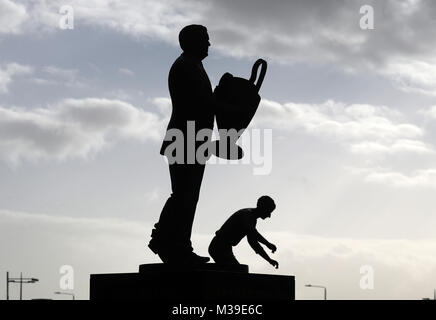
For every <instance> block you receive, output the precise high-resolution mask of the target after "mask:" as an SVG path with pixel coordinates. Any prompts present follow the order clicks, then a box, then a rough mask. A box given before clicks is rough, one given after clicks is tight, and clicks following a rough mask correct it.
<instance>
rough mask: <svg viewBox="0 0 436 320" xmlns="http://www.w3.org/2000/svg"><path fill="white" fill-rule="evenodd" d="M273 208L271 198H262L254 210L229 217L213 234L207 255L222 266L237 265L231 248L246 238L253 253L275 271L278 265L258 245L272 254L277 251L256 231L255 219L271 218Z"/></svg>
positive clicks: (239, 211)
mask: <svg viewBox="0 0 436 320" xmlns="http://www.w3.org/2000/svg"><path fill="white" fill-rule="evenodd" d="M275 208H276V205H275V203H274V200H273V199H272V198H270V197H269V196H262V197H260V198H259V199H258V200H257V206H256V208H246V209H241V210H238V211H236V212H235V213H234V214H233V215H231V216H230V218H229V219H228V220H227V221H226V222H225V223H224V224H223V226H222V227H221V229H219V230H218V231H217V232H216V233H215V237H214V238H213V239H212V241H211V243H210V245H209V254H210V256H211V257H212V258H213V260H214V261H215V262H216V263H217V264H222V265H239V262H238V260H237V259H236V258H235V256H234V255H233V250H232V247H235V246H237V245H238V243H239V242H240V241H241V240H242V239H243V238H244V237H247V240H248V243H249V244H250V246H251V248H253V250H254V252H256V253H257V254H258V255H260V256H261V257H262V258H264V259H265V260H266V261H268V262H269V263H270V264H271V265H272V266H273V267H275V268H276V269H277V268H278V267H279V263H278V262H277V261H275V260H273V259H271V258H270V257H269V256H268V254H267V253H266V252H265V250H264V249H263V248H262V246H261V245H260V244H263V245H265V246H266V247H267V248H268V249H270V250H271V252H272V253H274V252H275V251H276V250H277V247H276V246H275V245H274V244H272V243H270V242H269V241H268V240H266V239H265V238H264V237H263V236H262V235H261V234H260V233H259V232H258V231H257V230H256V222H257V219H258V218H261V219H266V218H269V217H271V213H272V212H273V211H274V209H275Z"/></svg>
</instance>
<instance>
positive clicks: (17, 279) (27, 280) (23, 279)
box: [6, 271, 39, 300]
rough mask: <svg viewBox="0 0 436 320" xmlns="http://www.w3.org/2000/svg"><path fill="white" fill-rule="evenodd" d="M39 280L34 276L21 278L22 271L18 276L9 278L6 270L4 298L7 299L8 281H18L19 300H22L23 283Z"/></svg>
mask: <svg viewBox="0 0 436 320" xmlns="http://www.w3.org/2000/svg"><path fill="white" fill-rule="evenodd" d="M38 281H39V280H38V279H36V278H23V273H22V272H20V277H19V278H9V271H8V272H6V300H9V283H10V282H13V283H19V284H20V300H23V283H35V282H38Z"/></svg>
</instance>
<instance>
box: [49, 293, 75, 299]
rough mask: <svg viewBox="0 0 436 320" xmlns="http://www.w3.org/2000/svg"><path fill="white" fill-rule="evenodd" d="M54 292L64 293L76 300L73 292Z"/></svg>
mask: <svg viewBox="0 0 436 320" xmlns="http://www.w3.org/2000/svg"><path fill="white" fill-rule="evenodd" d="M54 294H65V295H67V296H72V297H73V300H76V296H75V295H74V293H70V292H61V291H56V292H54Z"/></svg>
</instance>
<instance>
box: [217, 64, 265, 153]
mask: <svg viewBox="0 0 436 320" xmlns="http://www.w3.org/2000/svg"><path fill="white" fill-rule="evenodd" d="M259 67H261V69H260V74H259V77H258V79H257V82H256V77H257V74H258V69H259ZM266 68H267V63H266V61H265V60H263V59H258V60H257V61H256V62H255V63H254V65H253V68H252V70H251V76H250V79H248V80H247V79H243V78H238V77H234V76H233V75H232V74H230V73H228V72H227V73H225V74H224V75H223V76H222V77H221V79H220V82H219V84H218V86H217V87H216V88H215V90H214V99H215V108H216V109H215V117H216V122H217V125H218V132H219V137H220V139H219V140H217V141H215V142H213V143H215V146H214V148H213V150H212V153H213V154H214V155H215V156H218V157H220V158H224V159H228V160H239V159H241V158H242V157H243V156H244V151H243V150H242V148H241V147H240V146H238V145H236V141H237V140H238V139H239V137H240V136H241V135H242V133H243V132H244V130H245V129H246V128H247V127H248V125H249V124H250V122H251V119H253V116H254V114H255V113H256V111H257V107H258V106H259V103H260V96H259V89H260V87H261V85H262V82H263V79H264V77H265V73H266ZM255 82H256V83H255Z"/></svg>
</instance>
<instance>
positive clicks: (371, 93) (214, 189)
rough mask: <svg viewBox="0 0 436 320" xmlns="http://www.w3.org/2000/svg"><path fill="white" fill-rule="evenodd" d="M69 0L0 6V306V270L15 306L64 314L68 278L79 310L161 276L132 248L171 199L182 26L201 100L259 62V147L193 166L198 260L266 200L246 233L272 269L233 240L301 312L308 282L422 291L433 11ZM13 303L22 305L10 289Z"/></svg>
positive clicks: (433, 276) (426, 263)
mask: <svg viewBox="0 0 436 320" xmlns="http://www.w3.org/2000/svg"><path fill="white" fill-rule="evenodd" d="M65 4H66V5H69V6H70V7H69V10H70V9H73V11H71V10H70V11H69V12H70V13H72V14H73V20H72V21H70V20H68V21H67V20H65V16H66V13H65V11H63V10H61V7H62V6H63V5H64V3H61V2H59V1H51V0H33V1H24V0H23V1H11V0H0V273H1V277H0V299H4V298H5V288H6V283H5V282H6V281H5V272H6V271H9V272H10V275H11V276H12V277H18V276H19V273H20V272H23V275H24V276H27V277H36V278H38V279H39V280H40V281H39V282H38V283H36V284H28V285H25V286H24V292H23V297H24V298H25V299H31V298H56V299H68V298H70V297H68V296H55V295H54V294H53V292H54V291H59V290H61V289H62V288H63V287H61V282H62V279H64V278H62V277H63V275H64V274H62V273H61V271H62V270H61V267H62V266H71V267H72V270H74V281H73V282H72V283H73V284H74V287H73V288H69V287H67V288H66V289H65V291H66V292H70V293H71V292H74V293H75V294H76V297H77V299H88V298H89V275H90V274H94V273H122V272H136V271H137V269H138V265H139V264H143V263H156V262H159V259H158V257H157V256H155V255H153V254H152V253H151V251H150V250H148V249H147V248H146V244H147V243H148V241H149V238H150V233H151V229H152V226H153V224H154V223H155V222H156V221H157V219H158V217H159V214H160V210H161V208H162V206H163V204H164V203H165V201H166V198H167V197H168V196H169V193H170V181H169V174H168V168H167V165H166V163H165V161H164V159H163V158H162V156H160V155H159V149H160V143H161V140H162V137H163V134H164V132H165V128H166V125H167V122H168V118H169V115H170V112H171V101H170V100H169V93H168V88H167V77H168V71H169V68H170V67H171V64H172V63H173V61H174V60H175V59H176V58H177V57H178V56H179V55H180V53H181V50H180V48H179V46H178V40H177V36H178V32H179V31H180V29H181V28H182V27H183V26H185V25H188V24H191V23H196V24H203V25H205V26H206V27H207V28H208V32H209V36H210V42H211V47H210V50H209V56H208V57H207V58H206V59H205V60H204V61H203V64H204V67H205V69H206V71H207V73H208V74H209V77H210V80H211V82H212V86H213V87H215V86H216V85H217V84H218V82H219V79H220V77H221V75H222V74H224V73H225V72H230V73H232V74H233V75H235V76H239V77H244V78H248V77H249V75H250V71H251V66H252V64H253V62H254V61H255V60H256V59H258V58H263V59H265V60H266V61H267V62H268V71H267V74H266V77H265V80H264V83H263V85H262V88H261V90H260V95H261V97H262V101H261V103H260V106H259V109H258V112H257V113H256V115H255V116H254V119H253V121H252V123H251V124H250V127H249V129H248V130H247V132H246V133H245V134H244V136H243V138H244V139H245V138H247V137H251V134H252V135H253V136H252V137H254V134H255V133H254V132H256V130H257V133H258V134H259V135H260V141H261V146H262V148H261V149H260V150H258V151H259V154H258V157H254V155H255V151H256V150H255V148H254V147H252V148H249V149H248V151H249V152H248V153H247V154H248V156H250V155H251V156H252V157H251V159H249V160H247V161H245V162H243V163H219V162H218V161H216V159H213V158H212V159H211V163H209V164H208V165H207V167H206V171H205V176H204V179H203V184H202V189H201V195H200V200H199V203H198V207H197V214H196V217H195V222H194V230H193V233H194V234H193V245H194V248H195V250H196V252H198V253H199V254H203V255H207V247H208V244H209V242H210V240H211V239H212V237H213V234H214V232H215V231H216V230H217V229H219V227H220V226H221V224H222V223H223V222H224V221H225V220H226V219H227V218H228V217H229V216H230V215H231V214H232V213H233V212H235V211H236V210H238V209H241V208H245V207H253V206H255V203H256V200H257V198H258V197H259V196H261V195H270V196H271V197H273V198H274V200H275V202H276V204H277V209H276V210H275V211H274V213H273V215H272V217H271V219H267V220H265V221H259V223H258V230H259V231H260V232H261V233H262V234H263V235H264V236H265V238H267V239H268V240H269V241H270V242H272V243H274V244H276V245H277V247H278V250H277V252H276V253H275V254H273V255H271V257H273V258H274V259H276V260H277V261H278V262H279V264H280V267H279V269H278V270H275V269H274V268H273V267H272V266H270V265H269V264H268V263H267V262H266V261H264V260H262V259H261V258H260V257H259V256H257V255H256V254H255V253H254V252H252V251H251V249H250V248H249V246H248V244H247V243H246V242H245V241H242V242H241V244H240V246H238V247H237V248H236V249H235V255H236V256H237V258H238V260H239V261H240V262H241V263H245V264H249V266H250V270H251V271H252V272H258V273H268V274H284V275H294V276H295V277H296V298H297V299H321V298H322V292H321V291H320V290H319V289H315V288H307V287H305V284H309V283H310V284H318V285H323V286H326V287H327V288H328V293H329V298H330V299H421V298H424V297H429V296H432V294H433V289H434V288H436V237H435V233H434V226H436V215H435V214H434V210H433V206H434V205H433V204H434V193H435V191H436V165H435V163H436V161H435V160H436V152H435V147H436V146H435V142H434V141H435V138H436V128H435V124H436V37H434V30H435V29H436V20H435V19H434V17H435V16H436V3H435V2H434V1H430V0H395V1H394V0H386V1H377V2H376V1H370V0H352V1H350V0H347V1H346V0H329V1H321V0H319V1H316V0H304V1H303V0H295V1H277V0H269V1H259V0H238V1H234V0H233V1H230V0H220V1H218V0H204V1H200V0H187V1H183V2H182V1H175V0H159V1H151V0H130V1H107V0H87V1H85V0H76V1H74V0H71V1H68V3H65ZM362 6H363V8H364V10H363V11H361V8H362ZM368 6H369V7H368ZM368 8H371V9H372V10H370V11H368ZM64 9H65V8H64ZM371 12H372V13H373V25H372V26H371V25H370V24H369V23H370V22H369V20H368V19H367V18H368V14H370V13H371ZM362 19H363V20H362ZM71 22H73V24H72V25H71ZM62 23H63V24H62ZM66 25H67V26H71V27H72V28H71V29H70V28H65V26H66ZM266 132H271V137H270V136H268V135H267V134H266ZM253 139H254V138H253ZM244 141H245V140H244ZM253 141H254V140H253ZM253 146H254V142H253ZM252 152H253V153H252ZM365 270H366V271H365ZM367 270H371V272H369V273H368V272H367ZM370 276H371V277H370ZM368 277H370V278H368ZM368 279H370V281H369V280H368ZM362 281H363V282H365V281H367V282H365V283H367V284H368V283H370V284H371V285H370V286H368V285H367V286H365V285H363V286H362ZM368 281H369V282H368ZM10 290H11V291H10V294H11V298H13V299H16V298H17V297H18V294H19V293H18V286H17V285H15V284H11V289H10Z"/></svg>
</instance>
